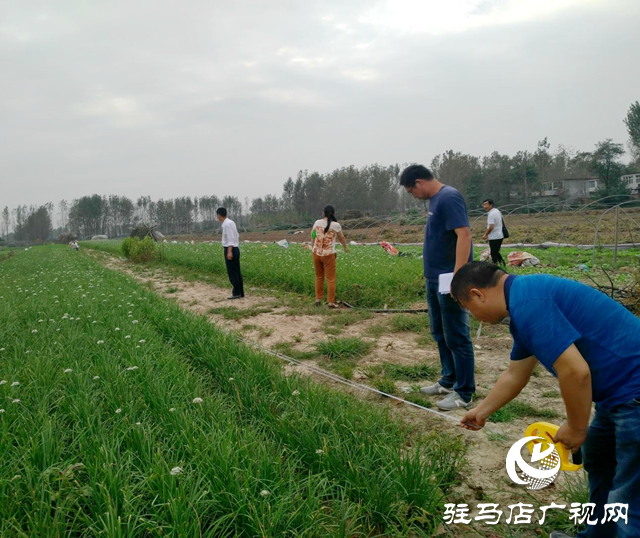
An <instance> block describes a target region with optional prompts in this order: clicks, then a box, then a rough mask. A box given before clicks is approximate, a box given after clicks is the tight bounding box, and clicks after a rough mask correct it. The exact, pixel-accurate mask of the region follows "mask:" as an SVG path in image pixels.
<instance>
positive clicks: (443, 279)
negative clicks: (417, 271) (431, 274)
mask: <svg viewBox="0 0 640 538" xmlns="http://www.w3.org/2000/svg"><path fill="white" fill-rule="evenodd" d="M452 280H453V273H442V274H441V275H440V276H439V277H438V291H439V292H440V293H441V294H443V295H444V294H446V293H451V281H452Z"/></svg>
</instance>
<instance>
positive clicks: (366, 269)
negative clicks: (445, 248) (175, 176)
mask: <svg viewBox="0 0 640 538" xmlns="http://www.w3.org/2000/svg"><path fill="white" fill-rule="evenodd" d="M82 245H83V246H85V247H88V248H92V249H97V250H102V251H105V252H109V253H111V254H116V255H119V254H121V249H120V245H121V243H120V242H119V241H94V242H85V243H83V244H82ZM156 249H157V250H159V255H158V256H157V257H158V258H160V259H162V260H163V261H162V263H165V264H169V265H171V266H174V267H178V268H183V269H185V270H196V271H204V272H210V273H215V274H219V275H225V274H226V267H225V263H224V258H223V251H222V248H221V247H220V244H219V243H196V244H190V243H188V244H184V243H181V244H172V243H160V244H157V245H156ZM400 250H401V253H402V254H403V255H402V256H390V255H389V254H387V253H386V252H385V251H384V250H383V249H382V248H380V247H376V246H355V247H351V250H350V252H349V253H348V254H345V253H343V252H341V251H339V253H338V270H337V295H338V299H339V300H341V301H346V302H348V303H350V304H352V305H354V306H358V307H376V308H380V307H383V306H384V305H385V304H386V305H387V306H388V307H389V308H394V307H402V306H408V305H412V304H415V303H416V302H422V301H425V288H424V279H423V278H422V259H421V254H422V249H421V248H420V247H401V249H400ZM481 250H482V249H480V248H476V251H475V259H478V258H479V256H480V252H481ZM512 250H514V249H503V251H502V254H503V256H504V257H505V258H506V257H507V255H508V253H509V252H511V251H512ZM528 251H529V252H530V253H532V254H533V255H535V256H537V257H538V258H539V259H540V261H541V262H542V265H540V266H538V267H530V268H519V267H516V268H509V271H510V272H514V273H517V274H539V273H547V274H552V275H556V276H563V277H567V278H573V279H576V280H585V279H587V275H591V274H593V267H592V253H591V252H590V251H586V250H580V249H576V248H550V249H528ZM241 265H242V274H243V276H244V279H245V282H246V284H247V285H249V286H256V287H263V288H277V289H280V290H284V291H291V292H295V293H300V294H305V295H308V296H310V297H312V296H313V295H314V271H313V262H312V259H311V254H310V252H309V250H306V249H304V248H303V247H302V246H301V245H298V244H291V245H290V246H289V248H288V249H285V248H282V247H280V246H277V245H274V244H269V245H267V244H255V243H254V244H243V245H241ZM595 265H596V268H599V267H605V268H609V269H612V268H614V267H613V252H612V251H609V250H600V251H598V253H597V256H596V264H595ZM617 267H636V268H638V251H637V250H625V251H620V252H619V253H618V261H617ZM627 273H628V272H627ZM624 277H625V275H624V274H623V275H621V278H623V279H624Z"/></svg>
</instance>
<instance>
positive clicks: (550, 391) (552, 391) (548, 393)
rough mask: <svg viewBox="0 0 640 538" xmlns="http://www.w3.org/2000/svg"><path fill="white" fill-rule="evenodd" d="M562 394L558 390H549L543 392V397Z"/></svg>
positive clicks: (553, 396) (556, 396) (554, 396)
mask: <svg viewBox="0 0 640 538" xmlns="http://www.w3.org/2000/svg"><path fill="white" fill-rule="evenodd" d="M560 396H561V394H560V391H558V390H548V391H546V392H543V393H542V397H543V398H560Z"/></svg>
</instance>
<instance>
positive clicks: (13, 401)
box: [11, 398, 20, 403]
mask: <svg viewBox="0 0 640 538" xmlns="http://www.w3.org/2000/svg"><path fill="white" fill-rule="evenodd" d="M11 403H20V400H19V399H18V398H16V399H15V400H11Z"/></svg>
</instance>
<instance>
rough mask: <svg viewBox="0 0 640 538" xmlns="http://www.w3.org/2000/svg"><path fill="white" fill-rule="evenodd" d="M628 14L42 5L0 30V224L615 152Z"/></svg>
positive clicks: (626, 74) (515, 6) (637, 51)
mask: <svg viewBox="0 0 640 538" xmlns="http://www.w3.org/2000/svg"><path fill="white" fill-rule="evenodd" d="M638 17H640V4H638V2H636V1H635V0H609V1H607V2H604V1H603V0H600V1H597V0H581V1H578V0H575V1H574V0H555V1H553V2H552V1H551V0H538V1H533V0H532V1H517V0H501V1H498V0H485V1H480V0H468V1H455V0H449V1H447V2H441V1H437V2H436V1H431V0H420V1H418V0H416V1H409V0H394V1H393V2H387V1H375V0H374V1H373V2H371V1H369V0H368V1H364V0H353V1H350V2H344V1H341V2H337V1H335V0H323V1H321V2H319V3H313V4H309V3H306V2H296V1H294V0H272V1H271V2H269V3H268V4H267V3H245V2H208V1H206V0H193V2H190V3H189V6H188V8H186V7H183V6H178V5H177V4H175V3H172V2H167V1H166V0H155V1H153V2H152V1H151V0H140V1H137V2H125V1H120V0H115V1H114V2H110V3H108V4H104V3H99V2H84V1H80V0H77V1H75V0H61V1H60V2H58V3H56V5H55V9H54V7H53V5H52V4H51V3H50V2H45V1H44V0H42V1H38V0H25V2H14V3H9V4H7V5H3V7H2V12H1V15H0V20H1V21H2V22H0V27H1V30H0V69H1V71H0V72H2V74H3V79H2V84H0V115H1V117H2V122H1V123H0V178H2V180H3V181H9V182H10V184H11V188H10V189H4V190H3V192H2V194H3V198H2V202H1V203H2V204H3V205H4V204H8V205H9V206H15V205H17V204H18V203H44V202H47V201H49V200H59V199H60V198H65V197H66V198H73V197H75V196H80V195H82V194H86V193H89V194H91V193H93V192H100V193H104V194H109V193H119V194H126V195H129V196H131V197H136V196H139V195H142V194H151V195H153V196H154V197H156V198H158V197H160V196H162V197H172V196H179V195H186V194H191V195H195V194H198V195H200V194H209V193H216V194H218V195H227V194H233V195H237V196H239V197H241V198H244V197H245V196H248V197H254V196H261V195H264V194H267V193H279V192H280V190H281V186H282V183H283V182H284V181H285V180H286V178H287V177H288V176H290V175H295V173H296V172H297V170H299V169H308V170H318V171H320V172H325V171H330V170H332V169H334V168H337V167H340V166H345V165H349V164H355V165H358V166H360V165H365V164H369V163H372V162H381V163H395V162H400V163H402V162H407V161H416V160H420V161H423V162H429V161H430V160H431V158H432V157H433V156H434V155H435V154H436V153H440V152H442V151H445V150H447V149H455V150H459V151H465V152H470V153H473V154H477V155H481V154H486V153H489V152H491V151H493V150H497V151H501V152H503V153H509V152H511V153H512V152H515V151H517V150H519V149H527V148H528V149H532V148H535V144H536V142H537V141H538V140H539V139H541V138H543V137H545V136H548V137H549V140H550V141H551V143H552V144H557V143H564V144H566V145H571V146H574V147H576V148H578V149H585V150H588V149H591V148H592V147H593V145H594V144H595V143H596V142H597V141H598V140H602V139H605V138H613V139H614V140H616V141H618V142H624V141H626V138H627V136H626V132H625V128H624V124H623V123H622V118H623V117H624V115H625V114H626V111H627V109H628V107H629V104H630V103H631V102H633V101H635V100H637V99H638V97H637V90H636V88H638V87H639V86H640V73H639V72H638V70H637V69H634V68H633V67H634V66H635V65H637V64H638V63H639V62H640V57H639V56H640V35H639V34H638V32H637V29H636V27H635V26H636V21H637V19H638Z"/></svg>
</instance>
